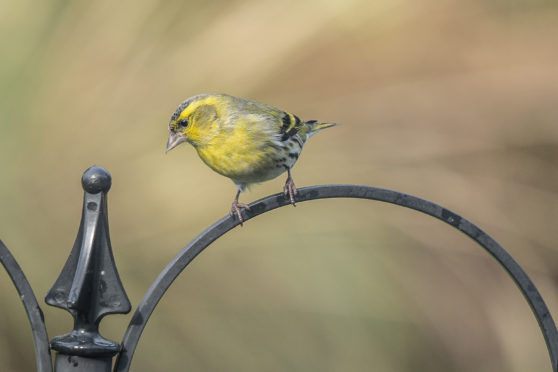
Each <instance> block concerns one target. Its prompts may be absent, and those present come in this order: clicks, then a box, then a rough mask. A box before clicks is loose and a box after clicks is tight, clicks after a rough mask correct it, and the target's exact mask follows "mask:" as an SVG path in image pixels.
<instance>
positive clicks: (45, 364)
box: [0, 240, 52, 372]
mask: <svg viewBox="0 0 558 372" xmlns="http://www.w3.org/2000/svg"><path fill="white" fill-rule="evenodd" d="M0 262H2V265H4V268H5V269H6V271H7V272H8V275H9V276H10V279H12V282H13V283H14V286H15V287H16V289H17V293H19V298H20V299H21V302H23V306H24V307H25V311H26V312H27V318H29V323H30V324H31V332H32V333H33V342H34V344H35V359H36V361H37V371H38V372H52V360H51V357H50V350H49V343H48V335H47V331H46V327H45V321H44V317H43V311H42V310H41V308H40V307H39V303H38V302H37V299H36V298H35V294H34V293H33V290H32V289H31V286H30V285H29V282H28V281H27V278H26V277H25V274H24V273H23V270H21V267H20V266H19V264H18V263H17V261H16V260H15V258H14V256H12V254H11V253H10V251H9V250H8V248H7V247H6V246H5V245H4V243H2V241H1V240H0Z"/></svg>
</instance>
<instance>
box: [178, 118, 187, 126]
mask: <svg viewBox="0 0 558 372" xmlns="http://www.w3.org/2000/svg"><path fill="white" fill-rule="evenodd" d="M178 126H179V127H181V128H186V127H187V126H188V118H184V119H181V120H179V121H178Z"/></svg>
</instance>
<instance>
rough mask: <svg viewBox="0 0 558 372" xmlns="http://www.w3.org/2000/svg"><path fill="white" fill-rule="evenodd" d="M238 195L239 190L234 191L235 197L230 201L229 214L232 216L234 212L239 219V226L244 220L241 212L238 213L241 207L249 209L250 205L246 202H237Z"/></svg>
mask: <svg viewBox="0 0 558 372" xmlns="http://www.w3.org/2000/svg"><path fill="white" fill-rule="evenodd" d="M239 196H240V190H238V191H237V192H236V197H235V198H234V201H233V202H232V206H231V216H234V215H235V214H236V216H237V217H238V220H239V221H240V226H242V223H243V222H244V219H243V218H242V214H241V213H240V210H241V209H247V210H250V207H249V206H248V205H247V204H242V203H239V202H238V197H239Z"/></svg>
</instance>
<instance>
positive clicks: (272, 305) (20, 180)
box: [0, 0, 558, 372]
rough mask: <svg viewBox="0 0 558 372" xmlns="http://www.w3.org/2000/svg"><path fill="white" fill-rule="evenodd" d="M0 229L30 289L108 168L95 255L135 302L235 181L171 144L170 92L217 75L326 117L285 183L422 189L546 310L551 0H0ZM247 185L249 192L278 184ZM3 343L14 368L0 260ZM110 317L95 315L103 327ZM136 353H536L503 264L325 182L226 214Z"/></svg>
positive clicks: (37, 286) (223, 84)
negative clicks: (109, 265) (251, 210)
mask: <svg viewBox="0 0 558 372" xmlns="http://www.w3.org/2000/svg"><path fill="white" fill-rule="evenodd" d="M0 41H1V45H2V58H1V59H0V95H1V97H0V126H1V127H0V128H1V129H0V171H1V173H2V182H1V183H0V191H1V193H0V238H1V239H2V240H3V241H4V243H5V244H6V245H7V246H8V248H10V250H11V251H12V252H13V254H14V255H15V257H16V259H17V260H18V261H19V263H20V265H21V266H22V268H23V269H24V270H25V272H26V274H27V276H28V279H29V281H30V282H31V284H32V286H33V288H34V290H35V293H36V295H37V297H39V299H40V302H41V303H42V304H43V305H42V307H43V310H44V312H45V317H46V323H47V326H48V330H49V336H50V337H52V336H55V335H59V334H63V333H67V332H69V331H70V330H71V329H72V319H71V317H70V315H69V314H67V313H66V312H64V311H60V310H58V309H54V308H51V307H47V306H46V305H44V302H43V298H44V295H45V294H46V293H47V291H48V289H49V288H50V287H51V285H52V284H53V283H54V281H55V279H56V278H57V276H58V274H59V272H60V270H61V269H62V266H63V264H64V262H65V260H66V258H67V256H68V254H69V252H70V249H71V247H72V244H73V241H74V239H75V235H76V233H77V229H78V225H79V219H80V216H81V203H82V189H81V183H80V180H81V175H82V172H83V171H84V170H85V169H87V168H88V167H89V166H91V165H93V164H97V165H101V166H104V167H105V168H107V169H108V170H109V171H110V172H111V174H112V177H113V186H112V189H111V191H110V193H109V211H110V224H111V233H112V243H113V244H112V245H113V249H114V255H115V258H116V262H117V265H118V269H119V272H120V276H121V278H122V281H123V283H124V286H125V288H126V290H127V293H128V295H129V297H130V300H131V302H132V304H133V306H134V308H135V306H137V304H138V303H139V301H140V300H141V297H142V296H143V294H144V293H145V291H146V290H147V288H148V287H149V285H150V283H151V282H152V281H153V280H154V279H155V277H156V276H157V274H158V273H159V272H160V271H161V270H162V269H163V268H164V267H165V265H166V264H167V262H168V261H169V260H171V259H172V257H174V256H175V255H176V254H177V253H178V252H179V251H180V250H181V249H182V248H183V246H184V245H186V244H187V243H188V242H189V241H190V240H191V239H192V238H194V237H195V236H196V235H197V234H198V233H199V232H201V231H202V230H203V229H205V228H206V227H207V226H209V225H210V224H211V223H213V222H214V221H216V220H217V219H219V218H221V217H222V216H224V215H225V214H226V213H227V212H228V210H229V208H230V203H231V201H232V199H233V197H234V192H235V189H234V186H233V184H232V183H231V182H230V181H229V180H228V179H226V178H223V177H221V176H219V175H217V174H216V173H213V172H212V171H211V170H210V169H209V168H207V167H206V166H205V165H204V164H203V163H202V162H201V161H200V159H199V158H198V156H197V155H196V153H195V151H194V149H193V148H192V147H190V146H181V147H180V148H178V149H176V150H173V151H172V152H170V153H169V154H167V155H165V152H164V149H165V144H166V139H167V124H168V120H169V118H170V116H171V114H172V112H173V111H174V110H175V108H176V106H177V105H178V104H179V103H180V102H181V101H182V100H184V99H185V98H187V97H189V96H192V95H195V94H198V93H203V92H224V93H229V94H232V95H236V96H241V97H245V98H250V99H253V100H257V101H261V102H265V103H268V104H270V105H273V106H276V107H279V108H282V109H286V110H289V111H291V112H293V113H295V114H297V115H298V116H300V117H301V118H305V119H307V120H309V119H319V120H324V121H333V122H338V123H341V124H342V125H341V126H339V127H336V128H333V129H330V130H327V131H324V132H322V133H320V134H319V135H317V136H315V137H313V138H312V140H311V141H310V143H309V144H308V146H307V147H306V148H305V151H304V153H303V155H302V156H301V158H300V161H299V162H298V163H297V165H296V167H295V168H294V171H293V176H294V180H295V182H296V184H297V186H298V187H303V186H309V185H316V184H327V183H356V184H365V185H373V186H379V187H384V188H390V189H394V190H398V191H402V192H406V193H410V194H413V195H416V196H419V197H423V198H426V199H429V200H432V201H434V202H436V203H439V204H441V205H443V206H445V207H447V208H449V209H451V210H453V211H455V212H457V213H459V214H461V215H463V216H464V217H466V218H468V219H469V220H471V221H472V222H473V223H475V224H477V225H479V226H480V227H481V228H482V229H484V230H485V231H487V232H488V233H489V234H490V235H492V236H493V237H494V238H495V239H496V240H497V241H498V242H499V243H501V244H502V245H503V246H504V247H505V248H506V249H507V250H508V251H509V252H510V253H511V254H512V255H513V256H514V257H515V258H516V259H517V260H518V261H519V263H520V264H521V265H522V266H523V268H524V269H525V270H526V272H527V273H528V275H530V277H531V278H532V280H533V281H534V282H535V284H536V285H537V287H538V288H539V290H540V291H541V293H542V295H543V297H544V299H545V301H546V302H547V305H548V306H549V308H550V311H551V313H552V314H553V316H554V317H555V319H558V295H557V291H558V275H557V274H558V246H557V245H556V241H558V229H556V224H557V221H558V187H557V185H558V162H557V160H558V124H557V123H558V47H557V45H558V5H557V4H556V2H555V1H550V0H547V1H545V0H490V1H485V0H472V1H452V0H423V1H420V2H417V1H410V0H390V1H387V0H379V1H373V2H371V1H366V0H343V1H323V0H321V1H303V2H301V1H294V0H285V1H281V2H280V1H255V0H254V1H240V0H238V1H197V0H195V1H188V2H184V1H156V0H144V1H130V0H128V1H120V2H113V1H108V0H105V1H95V2H67V1H48V2H47V1H45V2H37V1H31V0H23V1H22V0H18V1H15V0H7V1H2V2H0ZM283 183H284V177H280V178H278V179H276V180H273V181H270V182H267V183H264V184H261V185H258V186H255V187H253V188H252V190H251V191H249V192H247V193H245V194H243V195H242V197H241V201H242V202H251V201H254V200H257V199H259V198H261V197H264V196H266V195H269V194H272V193H276V192H279V191H281V190H282V187H283ZM0 293H1V295H2V302H1V303H0V314H1V319H2V320H1V321H0V360H1V361H2V370H3V371H7V372H16V371H17V372H19V371H32V370H34V369H35V362H34V358H33V346H32V339H31V333H30V329H29V325H28V323H27V320H26V316H25V312H24V311H23V307H22V306H21V303H20V302H19V301H18V296H17V293H16V291H15V289H14V288H13V286H12V284H11V282H10V281H9V278H8V276H7V275H6V274H5V273H4V272H3V271H2V270H0ZM130 317H131V314H128V315H118V316H109V317H107V318H106V319H104V320H103V322H102V323H101V333H102V334H103V335H104V336H105V337H107V338H109V339H112V340H115V341H120V340H121V337H122V335H123V332H124V330H125V328H126V326H127V324H128V322H129V320H130ZM132 370H133V371H139V372H141V371H180V370H188V371H372V370H373V371H383V372H391V371H478V372H482V371H517V372H519V371H550V370H551V367H550V362H549V357H548V354H547V351H546V346H545V343H544V340H543V337H542V335H541V333H540V331H539V329H538V326H537V322H536V320H535V318H534V317H533V315H532V313H531V310H530V308H529V306H528V305H527V303H526V302H525V301H524V299H523V297H522V296H521V294H520V292H519V290H518V289H517V288H516V287H515V285H514V284H513V282H512V281H511V280H510V279H509V278H508V277H507V275H506V273H505V272H504V271H503V270H502V269H501V268H500V267H499V266H498V265H497V264H496V263H495V262H494V261H493V260H492V258H491V257H490V256H489V255H488V254H486V253H485V252H484V251H483V250H482V249H481V248H480V247H479V246H477V245H475V244H474V243H473V242H472V241H470V240H469V239H468V238H466V237H465V236H464V235H462V234H460V233H458V232H457V231H455V230H454V229H452V228H451V227H449V226H447V225H445V224H443V223H441V222H439V221H437V220H434V219H432V218H430V217H427V216H424V215H421V214H419V213H417V212H414V211H410V210H406V209H403V208H399V207H394V206H391V205H385V204H381V203H379V202H371V201H359V200H342V199H337V200H322V201H314V202H311V203H302V204H299V205H297V207H296V209H295V208H282V209H280V210H276V211H273V212H270V213H268V214H266V215H264V216H262V217H259V218H257V219H255V220H251V221H248V222H247V223H246V224H245V226H244V227H243V228H236V229H234V230H233V231H231V232H230V233H229V234H227V235H226V236H224V237H223V238H222V239H220V240H219V241H217V242H216V243H215V244H213V245H212V246H211V247H209V248H208V249H207V250H206V251H205V252H203V253H202V254H201V255H200V256H199V257H198V258H197V259H196V260H195V261H194V262H193V263H192V264H191V265H190V266H189V267H188V269H187V270H186V271H185V272H184V273H183V274H182V275H181V276H180V277H179V279H178V280H177V281H176V282H175V283H174V285H173V286H172V287H171V289H170V290H169V292H168V293H167V294H166V295H165V296H164V297H163V300H162V302H161V303H160V305H159V306H158V307H157V308H156V310H155V312H154V314H153V317H152V318H151V320H150V322H149V323H148V326H147V328H146V330H145V332H144V335H143V337H142V339H141V340H140V344H139V346H138V349H137V351H136V355H135V359H134V362H133V363H132Z"/></svg>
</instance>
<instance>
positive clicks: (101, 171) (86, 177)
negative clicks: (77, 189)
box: [81, 165, 112, 194]
mask: <svg viewBox="0 0 558 372" xmlns="http://www.w3.org/2000/svg"><path fill="white" fill-rule="evenodd" d="M81 184H82V185H83V189H84V190H85V191H87V192H88V193H90V194H97V193H98V192H101V191H102V192H108V191H109V189H110V186H111V184H112V179H111V177H110V173H109V172H108V171H107V170H106V169H105V168H103V167H99V166H97V165H94V166H92V167H91V168H89V169H87V170H86V171H85V172H84V173H83V176H82V177H81Z"/></svg>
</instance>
